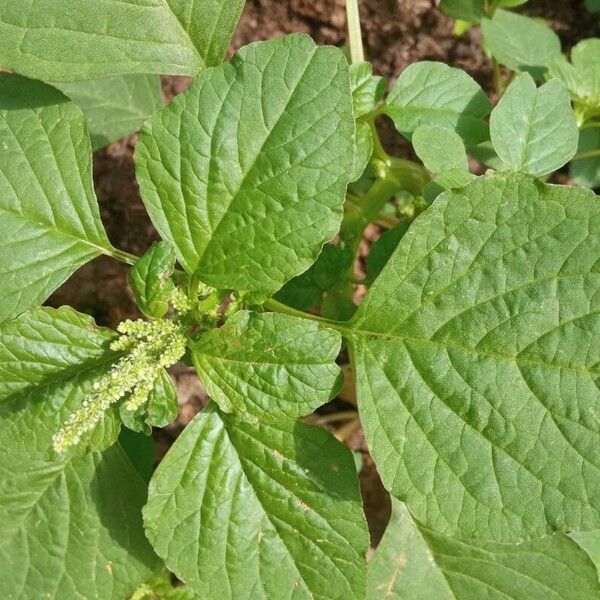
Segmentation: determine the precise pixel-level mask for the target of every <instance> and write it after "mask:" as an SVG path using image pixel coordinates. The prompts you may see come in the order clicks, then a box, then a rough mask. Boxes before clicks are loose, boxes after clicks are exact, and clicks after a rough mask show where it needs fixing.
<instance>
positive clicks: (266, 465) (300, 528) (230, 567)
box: [144, 404, 368, 600]
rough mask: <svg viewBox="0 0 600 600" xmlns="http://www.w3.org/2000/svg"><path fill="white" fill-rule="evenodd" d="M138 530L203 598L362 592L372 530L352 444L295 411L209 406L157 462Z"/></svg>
mask: <svg viewBox="0 0 600 600" xmlns="http://www.w3.org/2000/svg"><path fill="white" fill-rule="evenodd" d="M144 522H145V525H146V533H147V535H148V538H149V539H150V541H151V543H152V545H153V546H154V548H155V550H156V551H157V552H158V554H159V555H160V556H162V557H164V559H165V562H166V564H167V567H168V568H169V569H171V570H172V571H173V572H174V573H175V574H176V575H177V576H178V577H179V578H180V579H181V580H182V581H184V582H185V583H186V584H187V585H188V586H189V587H190V588H191V589H192V590H194V591H195V592H196V593H197V594H199V595H200V596H201V597H203V598H211V600H220V599H224V600H225V599H228V598H236V599H237V598H239V599H240V600H244V599H249V598H252V599H253V600H258V599H262V598H264V599H267V598H268V599H271V598H282V599H283V598H315V599H323V600H324V599H326V598H341V597H343V598H349V599H354V598H356V599H358V598H363V597H364V593H365V571H366V562H365V552H366V550H367V548H368V534H367V530H366V524H365V521H364V517H363V514H362V510H361V502H360V493H359V489H358V481H357V477H356V470H355V466H354V459H353V458H352V454H351V452H350V451H349V450H348V449H347V448H346V447H344V446H343V445H342V444H340V443H339V442H337V440H335V439H334V438H333V436H332V435H331V434H330V433H329V432H327V431H325V430H323V429H319V428H315V427H311V426H308V425H306V424H304V423H302V422H294V421H292V420H291V419H280V420H279V421H277V422H276V423H274V424H268V425H267V424H264V423H261V424H251V423H249V422H244V421H238V420H236V419H235V418H234V417H233V416H232V415H225V414H223V413H220V412H219V410H218V409H217V407H216V406H215V405H214V404H211V405H209V407H207V408H206V409H205V410H203V411H202V412H201V413H200V414H199V415H197V416H196V418H195V419H194V420H193V421H192V422H191V424H190V425H188V426H187V428H186V429H185V430H184V432H183V433H182V434H181V436H180V437H179V438H178V439H177V441H176V442H175V444H174V445H173V446H172V447H171V449H170V450H169V452H168V454H167V455H166V457H165V458H164V459H163V461H162V462H161V463H160V465H159V466H158V468H157V470H156V472H155V474H154V476H153V478H152V481H151V483H150V492H149V501H148V504H147V505H146V507H145V508H144Z"/></svg>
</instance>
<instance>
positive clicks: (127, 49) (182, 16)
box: [0, 0, 244, 81]
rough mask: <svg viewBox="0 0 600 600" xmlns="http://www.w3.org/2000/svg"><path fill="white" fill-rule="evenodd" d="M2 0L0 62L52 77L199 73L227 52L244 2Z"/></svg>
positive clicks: (32, 74)
mask: <svg viewBox="0 0 600 600" xmlns="http://www.w3.org/2000/svg"><path fill="white" fill-rule="evenodd" d="M42 4H43V6H42V5H40V2H39V1H38V0H22V1H19V2H14V1H13V0H0V67H3V68H6V69H11V70H12V71H15V72H17V73H20V74H22V75H27V76H29V77H35V78H37V79H45V80H50V81H81V80H85V79H99V78H103V77H114V76H117V75H125V74H132V73H151V74H158V75H160V74H166V73H168V74H172V75H196V73H198V71H200V70H201V69H202V68H204V67H205V66H210V65H215V64H218V63H219V62H220V61H221V60H222V59H223V56H224V55H225V51H226V50H227V47H228V46H229V40H230V39H231V35H232V34H233V30H234V29H235V26H236V24H237V22H238V19H239V17H240V14H241V12H242V8H243V7H244V0H227V1H226V2H223V1H222V0H194V1H193V2H189V1H187V0H86V1H85V2H81V1H80V0H52V1H51V2H43V3H42Z"/></svg>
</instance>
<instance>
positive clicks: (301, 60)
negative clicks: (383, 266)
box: [136, 34, 354, 292]
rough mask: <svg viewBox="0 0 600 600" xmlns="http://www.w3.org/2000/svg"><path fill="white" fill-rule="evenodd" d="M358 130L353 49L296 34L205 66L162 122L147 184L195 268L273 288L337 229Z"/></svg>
mask: <svg viewBox="0 0 600 600" xmlns="http://www.w3.org/2000/svg"><path fill="white" fill-rule="evenodd" d="M353 137H354V120H353V117H352V102H351V97H350V84H349V81H348V68H347V63H346V59H345V57H344V55H343V53H342V52H341V51H340V50H338V49H336V48H331V47H327V46H324V47H320V48H317V47H316V46H315V44H314V42H313V41H312V40H311V39H310V38H309V37H307V36H304V35H299V34H296V35H290V36H287V37H283V38H279V39H276V40H272V41H268V42H259V43H255V44H250V45H249V46H246V47H245V48H243V49H242V50H240V51H239V52H238V53H237V54H236V55H235V56H234V58H233V59H232V61H231V63H229V64H225V65H222V66H220V67H217V68H215V69H210V70H207V71H204V72H202V73H201V74H200V75H199V76H198V78H197V79H196V81H195V82H194V83H193V85H192V86H191V87H190V88H189V89H188V90H187V91H186V92H185V93H183V94H182V95H180V96H178V97H177V98H176V99H175V100H174V101H173V102H172V103H171V104H170V105H169V106H167V107H166V108H165V109H164V110H163V111H162V112H161V113H159V114H158V115H157V116H155V117H154V118H152V119H151V120H150V121H149V123H148V124H147V125H146V127H145V128H144V130H143V131H142V134H141V137H140V142H139V144H138V146H137V150H136V166H137V175H138V181H139V183H140V189H141V192H142V197H143V199H144V202H145V204H146V207H147V208H148V212H149V213H150V216H151V217H152V220H153V222H154V224H155V225H156V227H157V229H158V230H159V232H160V234H161V236H162V237H163V238H164V239H166V240H169V241H172V242H173V243H174V245H175V247H176V250H177V255H178V258H179V261H180V263H181V264H182V266H183V267H184V268H185V270H186V271H188V272H189V273H197V274H198V276H199V277H200V279H201V280H202V281H204V282H205V283H207V284H209V285H211V286H213V287H217V288H233V289H240V290H251V291H263V292H273V291H275V290H277V289H278V288H279V287H281V285H282V284H283V283H284V282H285V281H287V280H288V279H290V278H291V277H293V276H294V275H297V274H299V273H301V272H302V271H304V270H306V269H307V268H308V267H309V266H310V265H311V264H312V263H313V262H314V261H315V259H316V258H317V256H318V254H319V252H320V250H321V247H322V245H323V243H324V242H326V241H327V240H330V239H331V238H332V237H333V236H334V235H335V233H336V232H337V230H338V228H339V225H340V221H341V217H342V204H343V201H344V194H345V191H346V185H347V184H348V181H349V179H350V175H351V171H352V166H353V162H354V140H353Z"/></svg>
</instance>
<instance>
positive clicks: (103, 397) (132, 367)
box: [53, 320, 186, 453]
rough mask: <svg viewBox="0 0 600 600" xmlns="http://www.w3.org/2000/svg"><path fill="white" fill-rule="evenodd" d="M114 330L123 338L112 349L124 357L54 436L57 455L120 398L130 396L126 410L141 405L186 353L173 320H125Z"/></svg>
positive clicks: (182, 337) (179, 329) (114, 343)
mask: <svg viewBox="0 0 600 600" xmlns="http://www.w3.org/2000/svg"><path fill="white" fill-rule="evenodd" d="M117 329H118V331H119V332H120V333H121V334H122V335H121V336H120V337H119V338H118V339H117V340H115V341H114V342H112V344H111V349H112V350H115V351H121V352H125V354H124V356H122V357H121V358H120V359H119V360H118V361H117V362H116V363H114V364H113V366H112V367H111V369H110V371H108V373H106V374H105V375H104V376H103V377H102V378H101V379H99V380H98V381H96V382H95V383H94V386H93V388H92V392H91V394H90V395H89V396H88V397H87V398H86V399H85V400H84V402H83V404H82V405H81V407H80V408H79V409H78V410H77V411H76V412H74V413H72V414H71V415H70V416H69V418H68V419H67V421H66V422H65V423H64V424H63V427H62V428H61V429H60V431H59V432H58V433H57V434H56V435H55V436H54V439H53V446H54V449H55V451H56V452H59V453H62V452H64V451H65V450H67V449H68V448H70V447H71V446H74V445H76V444H77V443H78V442H79V440H80V439H81V436H82V435H83V434H84V433H86V432H87V431H91V430H92V429H93V428H94V427H95V425H96V424H97V423H98V422H99V421H100V420H101V419H102V417H103V416H104V413H105V412H106V410H107V409H108V408H109V407H110V406H111V405H113V404H115V403H116V402H118V401H119V400H120V399H121V398H123V397H125V396H127V395H129V398H128V399H127V403H126V407H127V408H128V409H129V410H132V411H133V410H136V409H137V408H139V407H140V406H142V405H143V404H144V402H146V401H147V399H148V396H149V394H150V392H151V391H152V388H153V387H154V384H155V382H156V380H157V378H158V376H159V375H160V372H161V370H162V369H164V368H166V367H170V366H171V365H173V364H175V363H176V362H177V361H178V360H179V359H180V358H181V357H182V356H183V354H184V352H185V346H186V339H185V335H184V332H183V329H182V327H181V325H179V324H178V323H175V322H173V321H167V320H157V321H142V320H138V321H130V320H127V321H123V322H122V323H121V324H120V325H119V327H118V328H117Z"/></svg>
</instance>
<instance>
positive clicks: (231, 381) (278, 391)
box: [192, 311, 341, 420]
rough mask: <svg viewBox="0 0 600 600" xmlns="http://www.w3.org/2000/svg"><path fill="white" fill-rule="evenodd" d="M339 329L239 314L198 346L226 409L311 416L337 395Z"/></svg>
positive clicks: (206, 375) (205, 375) (208, 379)
mask: <svg viewBox="0 0 600 600" xmlns="http://www.w3.org/2000/svg"><path fill="white" fill-rule="evenodd" d="M340 345H341V338H340V335H339V333H337V332H335V331H331V330H328V329H324V328H323V327H321V326H320V325H318V324H317V323H315V322H313V321H308V320H307V319H299V318H297V317H291V316H288V315H283V314H275V313H265V314H260V313H252V312H248V311H240V312H238V313H235V314H234V315H232V316H231V317H229V319H227V321H226V322H225V325H223V327H220V328H219V329H213V330H212V331H209V332H208V333H206V334H205V335H203V336H202V337H201V338H200V339H199V340H198V341H197V342H195V343H194V344H193V346H192V352H193V356H194V365H195V367H196V370H197V371H198V375H199V376H200V378H201V379H202V382H203V383H204V385H205V387H206V389H207V391H208V393H209V394H210V396H211V398H213V400H214V401H215V402H216V403H217V404H218V405H219V407H220V408H221V409H222V410H224V411H226V412H235V413H238V414H240V415H244V414H251V415H252V416H253V417H254V418H258V419H259V420H264V419H280V418H281V417H282V416H288V417H300V416H304V415H308V414H310V413H311V412H313V411H314V410H315V409H316V408H318V407H319V406H321V405H322V404H325V403H326V402H327V401H328V400H329V399H330V398H331V397H332V395H333V394H332V392H333V391H334V389H335V387H336V382H337V380H338V377H339V375H340V369H339V367H338V366H337V365H336V364H335V359H336V358H337V355H338V353H339V351H340Z"/></svg>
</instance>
